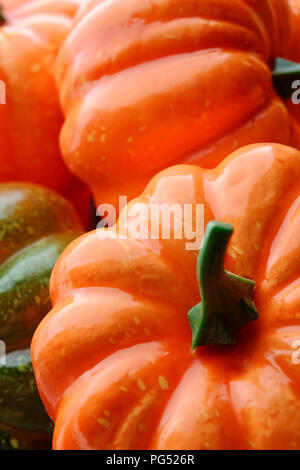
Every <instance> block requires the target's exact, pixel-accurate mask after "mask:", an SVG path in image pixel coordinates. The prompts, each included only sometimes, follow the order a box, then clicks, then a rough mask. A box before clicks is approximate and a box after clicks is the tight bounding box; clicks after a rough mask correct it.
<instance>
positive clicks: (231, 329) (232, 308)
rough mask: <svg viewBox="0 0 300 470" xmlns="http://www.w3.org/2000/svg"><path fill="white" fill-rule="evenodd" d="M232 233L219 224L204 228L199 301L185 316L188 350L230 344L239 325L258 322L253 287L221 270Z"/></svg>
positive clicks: (212, 223)
mask: <svg viewBox="0 0 300 470" xmlns="http://www.w3.org/2000/svg"><path fill="white" fill-rule="evenodd" d="M232 233H233V227H232V225H229V224H225V223H222V222H217V221H214V222H210V223H209V224H208V225H207V227H206V231H205V235H204V239H203V244H202V248H201V250H200V253H199V257H198V266H197V275H198V281H199V285H200V293H201V299H202V301H201V302H200V303H199V304H198V305H196V306H195V307H193V308H192V309H191V310H190V311H189V312H188V320H189V323H190V326H191V330H192V334H193V341H192V349H195V348H196V347H197V346H202V345H205V344H214V345H231V344H234V343H235V336H236V334H237V333H238V331H239V330H240V328H241V327H242V325H243V324H244V323H246V322H248V321H253V320H256V319H257V318H258V312H257V309H256V306H255V304H254V302H253V300H252V298H251V297H252V293H253V288H254V285H255V283H254V282H253V281H252V280H250V279H246V278H243V277H240V276H236V275H235V274H232V273H230V272H228V271H225V270H224V259H225V254H226V248H227V245H228V242H229V240H230V238H231V236H232Z"/></svg>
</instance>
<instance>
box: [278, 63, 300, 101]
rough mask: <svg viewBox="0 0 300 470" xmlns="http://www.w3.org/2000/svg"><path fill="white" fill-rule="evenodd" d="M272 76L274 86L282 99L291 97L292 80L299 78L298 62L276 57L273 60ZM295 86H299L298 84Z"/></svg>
mask: <svg viewBox="0 0 300 470" xmlns="http://www.w3.org/2000/svg"><path fill="white" fill-rule="evenodd" d="M272 77H273V83H274V86H275V88H276V90H277V92H278V93H279V94H280V96H281V97H282V98H284V99H288V98H291V96H292V94H293V93H294V92H295V86H294V87H293V82H294V81H295V80H300V64H298V63H297V62H292V61H290V60H286V59H281V57H278V58H277V59H275V62H274V68H273V72H272ZM297 88H299V84H298V86H297Z"/></svg>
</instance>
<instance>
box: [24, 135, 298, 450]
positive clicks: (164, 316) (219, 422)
mask: <svg viewBox="0 0 300 470" xmlns="http://www.w3.org/2000/svg"><path fill="white" fill-rule="evenodd" d="M299 178H300V152H299V151H296V150H295V149H292V148H289V147H285V146H281V145H278V144H277V145H275V144H273V145H272V144H265V145H262V144H261V145H252V146H248V147H245V148H243V149H240V150H238V151H236V152H235V153H233V154H232V155H231V156H229V157H228V158H227V159H225V160H224V161H223V162H222V163H221V164H220V165H219V166H218V167H217V168H216V169H214V170H204V169H201V168H199V167H197V166H191V165H180V166H174V167H171V168H169V169H167V170H165V171H163V172H161V173H160V174H158V175H157V176H156V177H155V178H154V179H153V180H152V181H151V182H150V183H149V185H148V186H147V188H146V190H145V192H144V193H142V194H141V196H140V197H139V198H137V199H135V200H133V201H132V202H131V203H130V205H129V206H128V211H127V213H128V218H127V220H126V217H125V215H126V211H123V212H122V214H121V217H120V219H119V222H118V225H117V226H116V228H114V227H113V228H110V229H101V231H100V233H102V234H103V233H104V231H106V232H105V233H106V234H108V233H110V234H112V235H115V239H102V240H100V239H99V238H98V236H97V234H96V232H95V231H94V232H90V233H88V234H86V235H83V236H82V237H80V238H79V239H77V240H76V241H74V242H72V243H71V244H70V245H69V247H68V248H67V249H66V251H65V252H64V254H63V255H62V256H61V258H60V259H59V261H58V262H57V264H56V266H55V268H54V271H53V274H52V278H51V283H50V284H51V298H52V302H53V305H54V308H53V310H52V311H51V312H50V313H49V314H48V316H47V317H46V318H45V319H44V320H43V321H42V323H41V324H40V325H39V327H38V329H37V331H36V333H35V335H34V338H33V342H32V358H33V364H34V369H35V374H36V379H37V383H38V386H39V390H40V393H41V396H42V399H43V401H44V404H45V405H46V408H47V410H48V412H49V414H50V416H51V417H52V418H53V420H54V421H55V431H54V441H53V447H54V449H300V403H299V393H300V365H296V364H294V363H293V362H292V353H293V348H292V344H293V342H294V341H295V340H299V339H300V317H299V311H300V310H299V309H300V281H299V279H300V278H299V276H300V263H299V259H300V188H299ZM161 203H167V204H169V205H171V204H174V203H179V204H180V205H181V206H183V205H184V204H193V205H194V204H196V203H197V204H204V216H205V223H207V222H208V221H209V220H213V219H217V220H220V221H224V222H228V223H231V224H232V225H233V227H234V234H233V238H232V240H231V241H230V245H229V247H228V250H227V257H226V262H225V266H226V269H228V270H229V271H231V272H234V273H236V274H238V275H240V276H243V277H250V278H252V279H253V280H254V281H255V282H256V290H255V294H254V300H255V303H256V306H257V308H258V311H259V315H260V317H259V319H258V320H257V321H256V322H254V323H252V324H247V325H245V326H244V327H243V329H242V330H241V332H240V333H239V335H238V337H237V343H236V345H235V346H228V347H214V346H205V347H201V348H198V349H197V350H196V351H195V352H194V353H192V351H191V339H192V337H191V331H190V328H189V325H188V320H187V312H188V310H189V309H190V308H191V307H192V306H193V305H196V304H197V303H198V302H199V300H200V294H199V287H198V284H197V278H196V261H197V255H198V252H197V251H187V250H186V249H185V248H186V247H185V243H186V240H174V239H173V237H172V236H171V239H169V240H166V239H162V237H160V238H159V239H158V240H137V239H135V238H134V236H133V232H132V230H133V226H134V225H135V224H137V223H138V224H144V225H145V227H146V228H147V227H148V229H149V224H148V220H147V218H146V216H145V214H144V215H142V211H141V207H143V208H145V209H147V210H148V209H149V205H150V204H161ZM138 207H139V208H140V209H139V210H138V212H137V214H136V215H135V216H134V215H133V211H134V209H137V208H138ZM194 207H195V206H194ZM129 211H131V216H130V214H129ZM146 213H147V211H146ZM191 223H192V220H191V218H189V219H185V224H186V225H187V226H190V225H191ZM161 224H162V226H161V228H163V222H161ZM125 229H127V231H128V233H127V235H126V236H124V235H120V234H123V233H124V230H125ZM171 233H173V232H172V231H171Z"/></svg>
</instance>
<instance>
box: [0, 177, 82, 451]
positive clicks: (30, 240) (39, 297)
mask: <svg viewBox="0 0 300 470" xmlns="http://www.w3.org/2000/svg"><path fill="white" fill-rule="evenodd" d="M81 231H82V228H81V223H80V221H79V218H78V216H77V214H76V212H75V210H74V209H73V207H72V206H71V205H70V204H69V202H67V201H66V200H65V199H64V198H63V197H61V196H60V195H58V194H56V193H54V192H53V191H51V190H48V189H46V188H42V187H40V186H36V185H29V184H22V183H9V184H2V185H0V340H1V341H2V342H4V344H5V349H6V356H5V359H6V361H5V364H1V366H0V449H17V448H18V449H20V448H21V449H24V448H25V449H28V448H29V449H30V448H31V449H34V448H47V447H48V446H49V445H50V436H51V434H50V432H51V430H52V423H51V422H50V420H49V418H48V416H47V414H46V412H45V410H44V408H43V406H42V403H41V401H40V398H39V395H38V391H37V387H36V383H35V379H34V374H33V370H32V364H31V358H30V351H29V349H28V348H29V346H30V342H31V338H32V335H33V332H34V330H35V328H36V327H37V325H38V323H39V322H40V320H41V319H42V318H43V317H44V315H45V314H46V313H47V312H48V311H49V309H50V307H51V304H50V298H49V288H48V285H49V278H50V274H51V271H52V269H53V266H54V264H55V262H56V260H57V258H58V257H59V255H60V254H61V252H62V251H63V250H64V248H65V247H66V246H67V245H68V244H69V242H70V241H71V240H72V239H73V238H75V237H76V236H78V235H79V234H80V233H81ZM1 344H2V347H3V343H1ZM2 362H4V361H3V357H2Z"/></svg>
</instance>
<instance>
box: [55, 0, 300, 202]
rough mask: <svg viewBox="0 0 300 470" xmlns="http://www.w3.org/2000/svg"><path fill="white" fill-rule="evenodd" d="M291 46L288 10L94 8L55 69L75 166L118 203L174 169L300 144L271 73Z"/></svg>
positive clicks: (65, 149)
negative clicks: (245, 149) (262, 147)
mask: <svg viewBox="0 0 300 470" xmlns="http://www.w3.org/2000/svg"><path fill="white" fill-rule="evenodd" d="M80 18H82V20H81V21H80ZM283 32H284V33H283ZM91 38H93V39H92V40H91ZM292 40H293V35H292V26H291V18H290V11H289V9H288V3H287V2H286V0H273V1H271V0H259V1H254V2H248V1H246V0H245V1H244V0H242V1H236V0H229V1H228V0H226V1H225V0H201V1H200V0H189V1H187V0H159V1H157V2H154V3H153V1H152V0H151V1H150V0H129V1H126V2H120V1H118V0H115V1H106V0H102V1H101V0H96V1H95V0H92V1H88V2H86V4H85V5H83V6H82V8H81V12H80V14H79V19H78V22H77V25H76V27H75V28H74V29H73V30H72V31H71V33H70V34H69V36H68V38H67V40H66V42H65V43H64V45H63V47H62V48H61V50H60V53H59V55H58V59H57V64H56V78H57V84H58V86H59V89H60V99H61V104H62V107H63V111H64V114H65V118H66V120H65V124H64V126H63V129H62V133H61V149H62V153H63V156H64V159H65V161H66V163H67V165H68V166H69V168H70V169H71V171H72V172H73V173H74V174H76V175H77V176H78V177H79V178H81V179H82V180H83V181H85V182H87V183H88V184H89V185H90V187H91V189H92V192H93V194H94V196H95V200H96V203H97V204H101V203H103V202H105V203H113V204H116V202H117V201H116V200H117V197H118V196H119V195H120V194H124V195H127V196H128V197H129V198H132V197H136V196H137V195H138V194H139V193H140V192H141V191H142V190H143V189H144V188H145V186H146V184H147V182H148V181H149V179H150V178H151V177H152V176H153V175H154V174H155V173H157V172H158V171H160V170H161V169H163V168H166V167H168V166H170V165H172V164H175V163H193V164H197V165H200V166H202V167H207V168H211V167H215V166H216V165H217V164H218V163H219V162H220V161H221V160H222V159H223V158H225V157H226V156H227V155H228V154H229V153H231V152H232V151H233V150H234V149H236V148H239V147H241V146H243V145H245V144H249V143H254V142H279V143H282V144H289V145H294V144H295V140H294V137H293V126H292V123H291V121H290V117H289V114H288V112H287V110H286V108H285V107H284V106H283V104H282V102H281V100H280V99H279V97H278V95H277V94H276V93H275V91H274V87H273V84H272V79H271V71H270V67H269V66H271V65H272V62H273V58H274V57H275V56H286V54H287V51H289V50H290V47H291V41H292ZM295 145H296V144H295Z"/></svg>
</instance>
